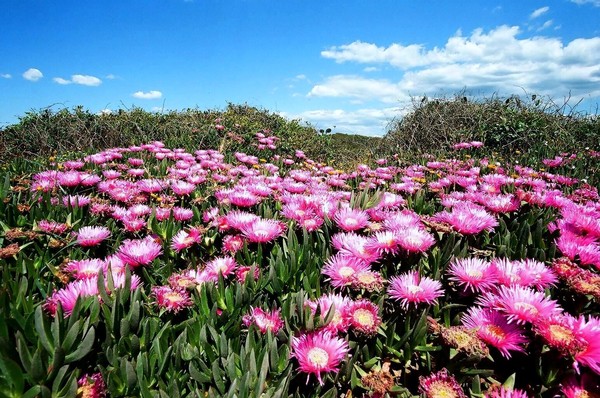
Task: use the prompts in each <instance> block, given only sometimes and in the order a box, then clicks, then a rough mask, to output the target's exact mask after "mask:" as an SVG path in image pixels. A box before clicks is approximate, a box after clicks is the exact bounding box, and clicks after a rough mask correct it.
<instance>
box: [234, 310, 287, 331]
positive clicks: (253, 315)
mask: <svg viewBox="0 0 600 398" xmlns="http://www.w3.org/2000/svg"><path fill="white" fill-rule="evenodd" d="M242 322H243V323H244V325H246V326H250V325H252V324H254V325H256V327H258V330H260V331H261V332H262V333H267V332H268V331H270V332H271V333H273V334H275V333H277V332H278V331H279V330H281V328H283V318H282V317H281V310H279V309H275V310H273V311H269V312H267V311H263V310H262V309H261V308H252V311H251V312H250V314H247V315H244V317H243V319H242Z"/></svg>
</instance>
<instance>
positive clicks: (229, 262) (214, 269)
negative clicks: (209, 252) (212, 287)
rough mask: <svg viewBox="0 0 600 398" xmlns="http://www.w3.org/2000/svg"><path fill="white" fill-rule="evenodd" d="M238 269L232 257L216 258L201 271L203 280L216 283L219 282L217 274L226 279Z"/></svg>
mask: <svg viewBox="0 0 600 398" xmlns="http://www.w3.org/2000/svg"><path fill="white" fill-rule="evenodd" d="M237 267H238V264H237V262H236V261H235V259H234V258H233V257H216V258H214V259H212V260H211V261H209V262H208V263H206V267H205V268H204V270H203V271H202V274H203V275H204V277H205V280H207V281H208V280H210V281H214V282H217V281H218V280H219V274H222V275H223V277H224V278H227V277H228V276H229V275H231V274H232V273H233V272H235V270H236V268H237Z"/></svg>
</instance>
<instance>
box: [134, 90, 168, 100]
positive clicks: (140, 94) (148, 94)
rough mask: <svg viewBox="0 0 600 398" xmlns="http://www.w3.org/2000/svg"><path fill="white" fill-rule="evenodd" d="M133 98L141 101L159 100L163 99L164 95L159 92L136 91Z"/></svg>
mask: <svg viewBox="0 0 600 398" xmlns="http://www.w3.org/2000/svg"><path fill="white" fill-rule="evenodd" d="M132 96H133V97H134V98H139V99H157V98H160V97H162V93H161V92H160V91H157V90H152V91H148V92H144V91H136V92H135V93H133V94H132Z"/></svg>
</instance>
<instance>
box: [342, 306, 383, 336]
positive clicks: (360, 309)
mask: <svg viewBox="0 0 600 398" xmlns="http://www.w3.org/2000/svg"><path fill="white" fill-rule="evenodd" d="M346 317H347V318H348V320H347V322H348V323H349V325H350V328H351V329H352V330H355V331H357V332H359V333H362V334H366V335H373V334H375V333H377V329H378V328H379V325H381V316H379V307H378V306H377V305H376V304H375V303H373V302H372V301H370V300H367V299H360V300H357V301H353V302H351V304H350V305H349V307H348V310H347V311H346Z"/></svg>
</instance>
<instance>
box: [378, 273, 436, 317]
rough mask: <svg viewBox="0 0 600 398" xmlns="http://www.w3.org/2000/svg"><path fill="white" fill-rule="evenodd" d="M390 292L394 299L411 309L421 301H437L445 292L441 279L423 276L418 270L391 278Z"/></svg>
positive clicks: (405, 307) (429, 302)
mask: <svg viewBox="0 0 600 398" xmlns="http://www.w3.org/2000/svg"><path fill="white" fill-rule="evenodd" d="M388 294H389V295H390V297H391V298H393V299H394V300H397V301H400V305H401V306H402V307H403V308H404V309H409V308H410V307H411V306H413V305H414V306H417V305H419V304H421V303H427V304H432V303H436V302H437V299H438V297H440V296H442V295H443V294H444V290H443V289H442V284H441V283H440V282H439V281H436V280H434V279H431V278H429V277H421V276H420V275H419V273H418V272H417V271H410V272H407V273H406V274H403V275H400V276H393V277H392V278H390V285H389V286H388Z"/></svg>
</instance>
